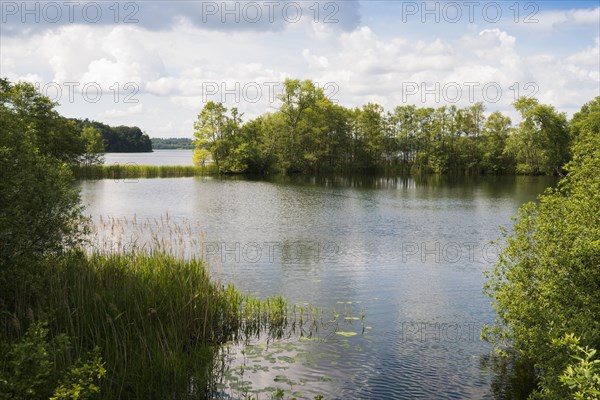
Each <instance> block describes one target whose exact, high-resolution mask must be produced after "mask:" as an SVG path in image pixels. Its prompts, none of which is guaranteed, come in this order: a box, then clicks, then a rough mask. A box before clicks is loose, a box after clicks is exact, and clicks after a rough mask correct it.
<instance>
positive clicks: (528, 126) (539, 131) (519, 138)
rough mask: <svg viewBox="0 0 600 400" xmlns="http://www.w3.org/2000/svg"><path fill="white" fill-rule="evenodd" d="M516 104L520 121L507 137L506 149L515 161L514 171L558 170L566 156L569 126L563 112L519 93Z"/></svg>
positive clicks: (544, 172) (565, 160) (550, 172)
mask: <svg viewBox="0 0 600 400" xmlns="http://www.w3.org/2000/svg"><path fill="white" fill-rule="evenodd" d="M515 108H516V109H517V111H519V113H521V117H522V118H523V121H522V122H521V123H520V124H519V125H518V127H517V128H516V129H515V132H514V134H513V135H511V136H510V139H509V141H508V151H509V152H510V153H511V154H512V155H514V157H515V158H516V161H517V167H516V168H517V172H519V173H525V174H552V173H560V171H561V167H562V166H563V165H564V164H565V163H566V162H567V161H568V159H569V142H570V137H569V130H568V128H567V118H566V116H565V114H564V113H558V112H556V110H555V109H554V107H552V106H548V105H543V104H539V103H538V101H537V100H535V99H531V98H526V97H521V98H520V99H518V100H517V101H516V102H515Z"/></svg>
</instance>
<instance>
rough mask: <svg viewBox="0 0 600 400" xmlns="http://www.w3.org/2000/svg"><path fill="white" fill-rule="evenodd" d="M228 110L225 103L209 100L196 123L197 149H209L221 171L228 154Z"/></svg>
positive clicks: (195, 142)
mask: <svg viewBox="0 0 600 400" xmlns="http://www.w3.org/2000/svg"><path fill="white" fill-rule="evenodd" d="M226 112H227V109H226V108H225V106H224V105H223V103H215V102H213V101H209V102H208V103H206V105H205V106H204V107H203V108H202V111H200V114H198V119H197V121H196V122H195V123H194V130H195V131H194V137H195V138H196V140H195V141H194V144H195V145H196V149H199V148H206V149H208V151H209V152H210V154H211V156H212V159H213V162H214V163H215V165H216V166H217V170H218V171H221V164H222V162H223V160H225V157H226V155H227V154H226V143H225V139H224V138H225V131H226V124H227V116H226V114H225V113H226Z"/></svg>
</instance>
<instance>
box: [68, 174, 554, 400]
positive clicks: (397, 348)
mask: <svg viewBox="0 0 600 400" xmlns="http://www.w3.org/2000/svg"><path fill="white" fill-rule="evenodd" d="M551 184H553V180H552V179H549V178H545V177H477V178H461V179H450V178H440V177H435V176H434V177H430V178H424V179H414V178H304V177H296V178H282V179H275V180H272V181H261V180H254V181H253V180H244V179H218V178H174V179H140V180H137V181H114V180H99V181H84V182H80V183H79V185H80V187H81V189H82V197H83V201H84V203H85V204H87V211H88V213H90V214H91V215H93V216H95V217H96V218H98V217H99V216H100V215H102V216H105V217H106V216H110V217H116V218H121V217H127V218H132V217H133V216H134V215H135V216H136V219H137V220H144V219H152V220H153V219H157V220H158V219H160V217H161V216H163V218H164V217H165V215H166V214H167V213H168V214H169V218H170V219H171V220H173V221H180V222H182V223H184V224H188V225H190V226H192V227H193V228H192V235H193V236H195V237H198V238H202V241H203V245H202V246H201V248H202V251H203V254H202V255H203V256H204V257H205V258H207V259H209V261H210V268H211V271H212V273H213V275H214V276H215V278H218V279H220V280H221V281H222V282H224V283H226V282H231V283H234V284H235V285H236V286H237V287H238V288H239V289H240V290H241V291H243V292H248V293H252V294H255V295H257V296H260V297H265V296H269V295H273V294H284V295H285V296H286V297H287V298H288V299H289V300H290V302H292V303H299V304H304V303H310V304H313V305H317V306H319V307H322V308H324V309H325V310H326V311H325V315H327V316H329V315H332V312H333V310H335V311H336V312H337V313H340V314H342V315H344V313H345V315H348V316H351V317H354V318H357V317H360V316H361V314H362V312H363V310H364V313H365V319H364V321H361V320H360V319H350V320H348V322H349V323H342V325H341V326H339V329H340V330H342V331H345V332H355V333H356V335H355V336H351V337H344V336H341V335H338V334H335V333H333V331H328V330H327V329H324V330H322V331H321V332H319V338H320V340H319V341H316V342H313V341H310V342H300V343H298V342H293V343H285V342H283V343H278V344H276V345H274V346H273V345H271V346H269V347H268V348H267V347H266V346H264V345H263V346H260V345H259V346H255V347H252V346H251V347H248V348H247V349H246V350H245V352H244V354H243V355H242V354H241V352H240V351H239V349H233V350H232V351H233V354H232V355H231V358H232V359H233V364H234V365H236V364H237V365H244V364H245V365H246V367H245V368H244V370H243V373H242V372H240V371H242V370H241V369H239V368H238V369H237V370H234V369H232V371H230V374H229V376H228V377H229V381H228V382H225V386H224V387H225V389H224V392H226V393H233V392H232V389H230V388H231V386H233V385H232V384H231V381H232V380H235V379H237V378H236V376H241V374H243V375H244V376H243V377H240V379H241V380H240V381H241V382H243V381H246V382H251V386H250V387H251V390H260V389H265V388H266V389H267V392H268V390H270V389H269V388H274V387H282V388H285V389H291V391H293V392H297V393H296V394H295V395H296V396H297V397H299V398H312V396H314V395H315V394H323V395H325V398H327V399H333V398H336V399H391V398H395V399H419V398H421V399H431V398H440V399H443V398H448V399H467V398H493V393H492V390H491V382H492V379H493V373H492V372H491V371H489V370H488V369H486V368H484V367H482V364H484V360H485V357H486V355H488V354H489V352H490V345H489V344H487V343H484V342H482V341H480V340H479V330H480V329H481V327H482V326H483V325H484V324H486V323H489V322H491V321H492V320H493V318H494V312H493V309H492V308H491V306H490V304H489V299H487V298H486V297H485V296H484V295H483V294H482V285H483V283H484V276H483V272H484V271H485V270H489V269H490V268H491V267H492V265H493V263H494V262H495V260H496V252H497V251H498V248H497V247H495V246H491V245H489V242H490V241H491V240H494V239H496V238H498V237H499V235H500V232H499V229H498V227H499V226H501V225H502V226H506V227H508V226H510V225H511V224H512V222H511V216H513V215H515V214H516V212H517V210H518V208H519V206H520V205H521V204H523V203H524V202H526V201H530V200H534V199H535V198H536V196H537V195H538V194H540V193H541V192H542V191H543V190H544V188H546V187H547V186H549V185H551ZM342 319H343V318H342ZM267 353H268V354H269V355H268V356H267V358H266V359H265V354H267ZM265 360H267V361H265ZM235 371H237V372H235ZM236 373H237V374H238V375H236ZM283 378H286V379H288V381H286V382H287V383H282V380H283ZM290 381H291V385H290ZM258 393H259V395H260V396H261V397H260V398H267V397H266V396H267V395H266V394H265V393H262V394H261V393H260V392H258Z"/></svg>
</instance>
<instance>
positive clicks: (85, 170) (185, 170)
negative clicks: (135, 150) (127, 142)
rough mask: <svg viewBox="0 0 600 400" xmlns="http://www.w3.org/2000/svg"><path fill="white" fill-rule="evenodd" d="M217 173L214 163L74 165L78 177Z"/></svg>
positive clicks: (189, 175) (115, 177)
mask: <svg viewBox="0 0 600 400" xmlns="http://www.w3.org/2000/svg"><path fill="white" fill-rule="evenodd" d="M216 173H217V171H216V166H215V165H213V164H210V165H207V166H205V167H196V166H183V165H161V166H155V165H133V164H124V165H91V166H73V175H74V176H75V178H77V179H136V178H181V177H191V176H206V175H214V174H216Z"/></svg>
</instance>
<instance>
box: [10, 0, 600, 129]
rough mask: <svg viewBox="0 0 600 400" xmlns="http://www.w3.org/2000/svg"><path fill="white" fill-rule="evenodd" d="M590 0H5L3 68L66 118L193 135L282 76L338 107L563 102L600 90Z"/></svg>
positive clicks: (268, 95) (252, 102)
mask: <svg viewBox="0 0 600 400" xmlns="http://www.w3.org/2000/svg"><path fill="white" fill-rule="evenodd" d="M598 4H599V3H598V0H593V1H563V2H558V1H537V2H533V1H529V2H513V1H498V2H479V1H464V2H462V1H456V2H453V1H424V2H420V1H353V0H345V1H319V2H317V1H313V0H311V1H277V0H272V1H271V0H265V1H256V2H254V1H216V2H214V1H194V0H184V1H137V2H133V1H130V2H127V1H122V2H115V1H97V2H88V1H74V2H63V1H57V2H28V3H23V2H21V1H5V0H2V1H1V2H0V5H1V12H2V16H1V32H0V41H1V42H0V46H1V49H0V50H1V51H0V70H1V75H2V76H3V77H8V78H9V79H11V80H12V81H17V80H27V81H30V82H34V83H36V84H38V85H39V87H40V89H41V90H42V91H43V92H44V93H45V94H46V95H48V96H49V97H51V98H53V99H55V100H56V101H57V102H59V103H60V107H59V110H60V112H61V113H62V114H63V115H66V116H69V117H79V118H85V117H87V118H90V119H94V120H98V121H102V122H105V123H108V124H110V125H137V126H139V127H141V128H142V130H143V131H145V132H146V133H148V134H149V135H150V136H151V137H191V136H192V131H193V128H192V126H193V121H194V119H195V118H196V116H197V114H198V113H199V111H200V110H201V109H202V107H203V105H204V104H205V103H206V102H207V101H211V100H212V101H222V102H224V103H226V105H227V106H228V107H238V109H240V111H241V112H243V113H244V119H246V120H247V119H249V118H253V117H256V116H257V115H259V114H261V113H264V112H267V111H272V110H275V109H276V108H277V107H278V105H279V103H278V101H277V100H276V95H277V94H278V93H280V91H281V85H280V82H281V81H283V80H284V79H285V78H288V77H289V78H300V79H312V80H313V81H315V82H316V83H317V84H319V85H320V86H321V87H323V89H324V90H325V92H326V94H327V95H328V96H329V97H330V98H331V99H332V100H333V101H336V102H338V103H339V104H342V105H344V106H347V107H355V106H360V105H362V104H365V103H367V102H376V103H379V104H381V105H383V106H384V107H385V108H386V109H391V108H393V107H395V106H396V105H405V104H415V105H418V106H425V105H427V106H441V105H444V104H447V105H450V104H456V105H457V106H467V105H469V104H473V103H474V102H476V101H483V102H484V103H485V105H486V109H487V111H488V112H491V111H495V110H501V111H503V112H506V113H507V114H509V115H511V116H512V117H514V112H513V111H512V109H511V103H512V102H513V101H514V99H515V97H516V96H518V95H533V96H534V97H536V98H538V99H539V100H540V101H542V102H544V103H549V104H552V105H554V106H555V107H556V108H558V109H559V110H560V111H565V112H567V113H568V114H569V115H570V114H572V113H573V112H574V111H576V110H577V109H578V108H580V107H581V105H582V104H584V103H585V102H587V101H589V100H590V99H592V98H593V97H595V96H598V95H600V7H599V5H598Z"/></svg>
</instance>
